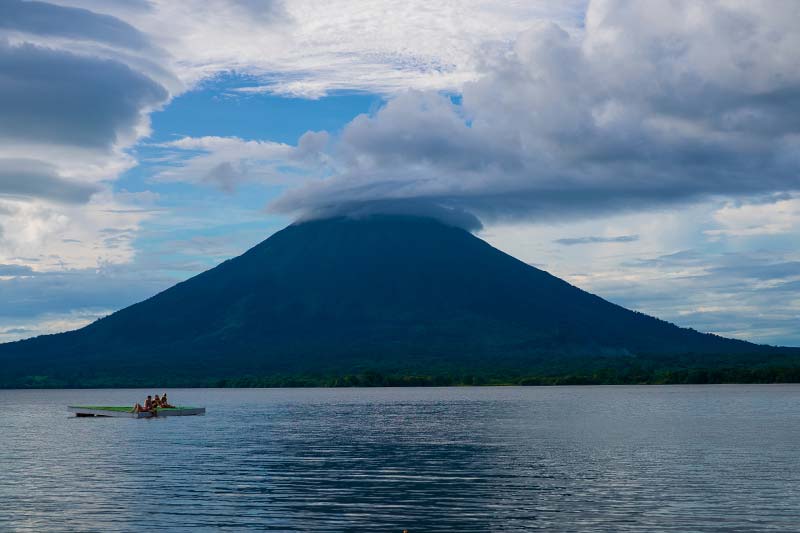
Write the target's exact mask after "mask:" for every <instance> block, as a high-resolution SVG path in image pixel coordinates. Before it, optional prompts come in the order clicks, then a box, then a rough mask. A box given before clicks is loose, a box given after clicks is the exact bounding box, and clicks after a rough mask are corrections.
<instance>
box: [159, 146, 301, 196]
mask: <svg viewBox="0 0 800 533" xmlns="http://www.w3.org/2000/svg"><path fill="white" fill-rule="evenodd" d="M307 137H308V134H306V136H304V138H307ZM314 144H315V141H312V142H305V143H302V142H301V144H300V146H299V147H298V148H295V147H292V146H289V145H286V144H282V143H276V142H269V141H248V140H244V139H240V138H238V137H183V138H181V139H178V140H175V141H171V142H167V143H162V144H161V145H159V148H161V149H162V151H163V153H162V154H161V159H160V160H161V161H163V162H164V163H165V164H163V165H162V166H161V167H160V169H159V171H158V172H157V174H156V176H155V178H154V180H155V181H159V182H184V183H196V184H206V185H211V186H214V187H217V188H218V189H220V190H222V191H224V192H228V193H231V192H233V191H235V190H236V188H237V187H238V186H239V185H241V184H243V183H246V182H260V183H270V182H273V183H282V182H283V176H284V174H283V171H280V170H279V168H278V167H284V166H285V165H289V161H290V160H296V162H300V160H302V159H305V158H308V157H311V156H312V150H313V145H314Z"/></svg>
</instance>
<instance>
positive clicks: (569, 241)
mask: <svg viewBox="0 0 800 533" xmlns="http://www.w3.org/2000/svg"><path fill="white" fill-rule="evenodd" d="M638 240H639V236H638V235H620V236H618V237H595V236H589V237H567V238H564V239H556V240H555V241H553V242H554V243H556V244H563V245H564V246H574V245H576V244H596V243H608V242H636V241H638Z"/></svg>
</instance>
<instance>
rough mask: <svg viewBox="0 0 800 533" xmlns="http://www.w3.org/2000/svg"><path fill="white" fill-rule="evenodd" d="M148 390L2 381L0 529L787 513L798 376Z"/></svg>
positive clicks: (636, 525)
mask: <svg viewBox="0 0 800 533" xmlns="http://www.w3.org/2000/svg"><path fill="white" fill-rule="evenodd" d="M147 392H148V391H133V390H68V391H67V390H59V391H0V530H2V531H6V530H9V531H28V530H31V531H33V530H36V531H42V530H48V531H53V530H55V531H59V530H70V531H93V530H104V531H157V530H170V529H176V530H189V529H191V530H194V531H198V530H200V531H202V530H204V529H207V530H211V529H220V528H221V529H228V530H237V529H248V528H252V529H258V530H275V531H356V530H358V531H397V532H400V531H402V530H403V529H408V530H409V532H410V533H415V532H423V531H424V532H427V531H458V532H467V531H523V530H524V531H527V530H536V529H543V530H549V531H558V530H564V531H681V532H686V531H742V532H754V531H798V530H800V462H799V460H800V448H798V445H799V444H800V386H791V385H787V386H783V385H775V386H751V385H745V386H740V385H736V386H685V387H684V386H666V387H655V386H649V387H527V388H517V387H499V388H489V387H486V388H481V387H478V388H420V389H243V390H235V389H228V390H225V389H222V390H206V389H192V390H170V391H168V392H169V393H170V398H171V400H172V402H173V403H176V404H181V405H201V406H206V407H207V409H208V412H207V415H206V416H197V417H183V418H162V419H154V420H147V419H141V420H135V419H119V418H116V419H115V418H74V417H69V415H68V413H67V412H66V409H65V407H66V405H67V404H120V405H122V404H133V402H134V401H137V400H139V401H141V400H142V399H143V397H144V395H146V394H147ZM149 392H155V391H149ZM159 392H160V391H159Z"/></svg>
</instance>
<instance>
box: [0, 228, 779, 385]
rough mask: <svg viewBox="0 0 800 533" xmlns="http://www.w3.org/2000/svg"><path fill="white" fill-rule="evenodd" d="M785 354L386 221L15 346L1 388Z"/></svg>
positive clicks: (302, 242)
mask: <svg viewBox="0 0 800 533" xmlns="http://www.w3.org/2000/svg"><path fill="white" fill-rule="evenodd" d="M784 352H786V350H784V351H782V352H781V353H784ZM776 353H778V352H777V351H776V349H773V348H770V347H764V346H757V345H753V344H750V343H746V342H742V341H736V340H730V339H724V338H721V337H717V336H714V335H707V334H701V333H698V332H696V331H693V330H689V329H683V328H678V327H677V326H674V325H672V324H669V323H667V322H664V321H661V320H658V319H655V318H652V317H649V316H646V315H643V314H641V313H636V312H632V311H629V310H627V309H624V308H622V307H619V306H617V305H614V304H612V303H609V302H607V301H605V300H603V299H601V298H599V297H597V296H594V295H592V294H589V293H587V292H584V291H582V290H580V289H577V288H575V287H573V286H571V285H569V284H568V283H566V282H564V281H562V280H560V279H558V278H556V277H554V276H552V275H550V274H548V273H546V272H544V271H542V270H539V269H536V268H534V267H531V266H529V265H527V264H525V263H522V262H520V261H518V260H516V259H514V258H513V257H511V256H509V255H507V254H504V253H503V252H500V251H499V250H496V249H495V248H492V247H491V246H490V245H488V244H487V243H485V242H484V241H482V240H480V239H478V238H476V237H474V236H473V235H471V234H470V233H468V232H466V231H464V230H461V229H458V228H454V227H449V226H445V225H443V224H441V223H439V222H436V221H434V220H432V219H422V218H412V217H399V216H372V217H369V218H366V219H359V220H353V219H349V218H336V219H328V220H320V221H312V222H306V223H303V224H297V225H292V226H289V227H288V228H286V229H284V230H282V231H280V232H278V233H276V234H275V235H273V236H272V237H270V238H269V239H267V240H265V241H264V242H262V243H261V244H259V245H257V246H255V247H254V248H252V249H251V250H249V251H248V252H246V253H245V254H243V255H241V256H239V257H237V258H234V259H231V260H228V261H226V262H224V263H222V264H220V265H219V266H217V267H215V268H213V269H211V270H209V271H207V272H204V273H202V274H200V275H197V276H195V277H193V278H191V279H189V280H187V281H185V282H182V283H179V284H177V285H175V286H174V287H172V288H170V289H168V290H166V291H164V292H162V293H160V294H158V295H156V296H154V297H152V298H150V299H148V300H145V301H143V302H141V303H138V304H135V305H132V306H130V307H128V308H126V309H123V310H121V311H118V312H116V313H114V314H112V315H110V316H108V317H106V318H103V319H101V320H98V321H97V322H95V323H93V324H91V325H89V326H87V327H85V328H83V329H80V330H77V331H74V332H68V333H63V334H58V335H49V336H43V337H38V338H35V339H29V340H26V341H20V342H16V343H9V344H5V345H0V364H2V365H3V367H4V368H5V370H4V371H3V374H5V376H4V377H3V376H0V385H3V384H5V385H8V384H12V383H14V382H18V381H19V380H20V379H30V376H37V375H38V376H49V377H57V378H58V379H60V380H62V381H64V380H66V382H68V383H71V384H75V383H86V382H91V380H92V379H100V378H102V379H106V380H108V379H111V380H112V381H113V382H114V383H123V384H124V383H129V382H130V383H134V382H136V383H138V382H140V381H141V380H142V379H145V381H146V377H147V376H153V377H154V379H155V377H156V376H157V377H158V379H160V380H162V381H163V380H165V379H167V381H169V380H178V381H180V380H183V381H181V382H186V383H194V382H204V381H203V380H208V379H212V378H214V379H216V378H230V377H236V376H242V375H269V374H275V373H284V374H293V373H313V372H318V373H324V374H331V375H341V374H345V373H349V372H354V371H358V370H359V369H365V368H380V369H382V370H386V371H389V372H401V373H402V372H406V373H407V372H422V373H427V374H431V373H436V372H459V371H461V372H465V371H469V372H474V371H490V370H491V371H494V372H503V373H507V374H513V375H524V374H526V373H530V372H531V371H532V370H534V369H536V370H537V371H539V372H543V371H549V372H558V371H560V370H559V369H562V370H563V369H564V368H566V366H567V365H568V364H570V363H569V362H570V361H576V360H580V361H584V360H587V359H588V360H593V359H596V360H602V361H606V362H607V361H609V360H613V359H614V358H630V357H632V356H636V357H639V358H643V357H644V358H659V357H660V358H665V357H666V358H669V357H675V356H682V357H684V358H685V357H690V358H691V359H692V360H693V361H702V360H703V357H708V358H711V359H713V360H717V359H719V358H720V357H722V358H724V357H735V358H741V357H742V356H748V357H749V356H753V357H762V356H763V357H767V356H774V355H775V354H776ZM787 353H794V352H793V351H791V350H789V351H788V352H787ZM715 358H716V359H715ZM711 359H710V360H711ZM737 360H738V359H737ZM122 376H126V378H124V379H123V377H122ZM133 376H136V379H134V378H133ZM127 377H131V379H127ZM137 380H139V381H137Z"/></svg>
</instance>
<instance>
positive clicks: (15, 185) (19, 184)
mask: <svg viewBox="0 0 800 533" xmlns="http://www.w3.org/2000/svg"><path fill="white" fill-rule="evenodd" d="M99 190H100V187H99V186H97V185H94V184H89V183H80V182H74V181H69V180H66V179H64V178H61V177H59V176H58V174H57V173H56V169H55V167H53V166H52V165H49V164H48V163H44V162H42V161H36V160H31V159H0V196H11V197H22V198H43V199H46V200H51V201H55V202H61V203H67V204H81V203H86V202H88V201H89V198H91V196H92V194H94V193H96V192H98V191H99Z"/></svg>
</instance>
